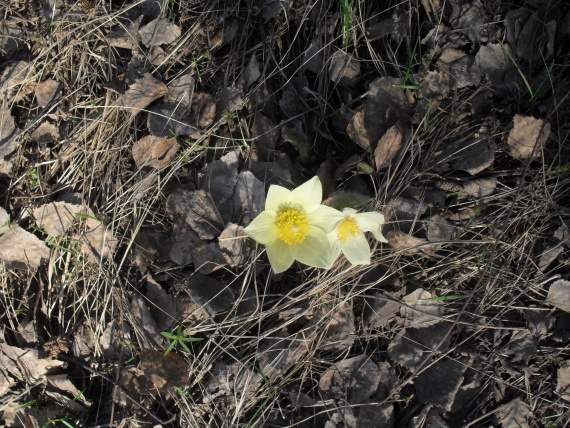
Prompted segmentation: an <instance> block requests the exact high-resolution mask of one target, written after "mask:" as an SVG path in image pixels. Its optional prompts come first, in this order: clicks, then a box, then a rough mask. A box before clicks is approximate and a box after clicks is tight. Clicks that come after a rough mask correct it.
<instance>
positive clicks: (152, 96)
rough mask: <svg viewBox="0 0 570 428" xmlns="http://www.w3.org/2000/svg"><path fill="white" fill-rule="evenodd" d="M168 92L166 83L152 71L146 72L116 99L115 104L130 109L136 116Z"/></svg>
mask: <svg viewBox="0 0 570 428" xmlns="http://www.w3.org/2000/svg"><path fill="white" fill-rule="evenodd" d="M167 93H168V88H167V87H166V85H165V84H164V83H162V82H161V81H160V80H158V79H157V78H156V77H154V76H152V75H151V74H150V73H145V74H144V76H143V77H141V78H140V79H138V80H137V81H136V82H135V83H133V84H132V85H131V86H129V89H127V90H126V91H125V93H124V94H123V95H121V96H120V97H119V98H118V99H117V101H115V105H116V106H118V107H122V108H124V109H126V110H128V111H129V113H130V114H131V115H132V116H134V115H136V114H138V113H139V112H140V111H141V110H143V109H145V108H147V107H148V105H149V104H150V103H152V102H153V101H154V100H157V99H158V98H160V97H163V96H164V95H166V94H167Z"/></svg>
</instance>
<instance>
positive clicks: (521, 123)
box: [507, 114, 550, 159]
mask: <svg viewBox="0 0 570 428" xmlns="http://www.w3.org/2000/svg"><path fill="white" fill-rule="evenodd" d="M513 122H514V127H513V129H511V132H510V133H509V138H508V140H507V143H508V144H509V147H510V148H511V154H512V155H513V156H514V157H515V158H517V159H528V158H531V159H535V158H537V157H538V156H540V155H541V154H542V148H543V147H544V145H545V143H546V141H547V140H548V137H549V136H550V124H549V123H548V122H546V123H544V121H543V120H542V119H536V118H534V117H531V116H521V115H518V114H516V115H515V117H514V118H513Z"/></svg>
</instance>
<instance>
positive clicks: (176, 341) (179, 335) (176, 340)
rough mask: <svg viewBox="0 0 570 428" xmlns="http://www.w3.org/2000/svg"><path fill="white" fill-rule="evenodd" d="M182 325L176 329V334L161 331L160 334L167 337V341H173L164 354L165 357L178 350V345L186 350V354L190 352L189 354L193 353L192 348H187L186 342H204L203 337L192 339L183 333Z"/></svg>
mask: <svg viewBox="0 0 570 428" xmlns="http://www.w3.org/2000/svg"><path fill="white" fill-rule="evenodd" d="M182 328H183V327H182V324H180V325H179V326H178V327H177V328H176V332H175V333H168V332H167V331H161V332H160V334H161V335H162V336H164V337H166V338H167V339H170V340H172V342H170V345H169V346H168V349H167V350H166V352H165V353H164V355H168V354H169V353H170V351H172V350H173V349H174V348H176V347H177V346H178V345H180V346H181V347H182V349H184V350H185V351H186V352H188V353H189V354H190V353H191V351H190V348H188V346H186V342H199V341H201V340H204V338H203V337H190V336H187V335H186V334H184V332H183V331H182Z"/></svg>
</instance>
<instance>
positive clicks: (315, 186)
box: [244, 177, 344, 273]
mask: <svg viewBox="0 0 570 428" xmlns="http://www.w3.org/2000/svg"><path fill="white" fill-rule="evenodd" d="M322 199H323V189H322V185H321V181H320V180H319V178H318V177H313V178H312V179H310V180H309V181H307V182H306V183H304V184H302V185H301V186H299V187H297V188H296V189H294V190H292V191H291V190H288V189H286V188H285V187H281V186H276V185H272V186H270V187H269V191H268V192H267V198H266V200H265V211H263V212H262V213H260V214H259V215H258V216H257V217H256V218H255V219H254V220H253V221H252V222H251V224H250V225H249V226H247V227H246V228H245V230H244V231H245V233H246V234H247V235H248V236H250V237H251V238H253V239H255V240H256V241H257V242H259V243H260V244H263V245H265V246H266V247H267V257H268V258H269V262H270V263H271V267H272V268H273V270H274V271H275V273H279V272H283V271H285V270H287V269H288V268H289V267H290V266H291V265H292V264H293V262H294V261H295V260H299V261H300V262H301V263H304V264H306V265H308V266H313V267H321V268H326V267H328V266H329V265H330V263H331V246H330V244H329V241H328V239H327V235H326V234H327V233H328V232H331V231H332V230H334V228H335V227H336V226H337V225H338V224H339V223H340V222H341V221H342V220H343V219H344V215H343V214H342V213H341V212H340V211H337V210H335V209H334V208H331V207H328V206H325V205H321V201H322Z"/></svg>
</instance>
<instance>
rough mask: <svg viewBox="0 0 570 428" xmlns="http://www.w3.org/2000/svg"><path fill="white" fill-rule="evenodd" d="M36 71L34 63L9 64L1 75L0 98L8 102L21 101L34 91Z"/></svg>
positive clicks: (19, 62)
mask: <svg viewBox="0 0 570 428" xmlns="http://www.w3.org/2000/svg"><path fill="white" fill-rule="evenodd" d="M35 75H36V70H35V68H34V66H33V64H32V63H30V62H27V61H14V62H11V63H8V65H7V66H6V68H4V71H3V72H2V74H1V75H0V98H2V99H5V100H6V101H8V102H13V101H20V100H21V99H22V98H24V97H25V96H26V95H28V94H30V93H32V92H33V91H34V83H35Z"/></svg>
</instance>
